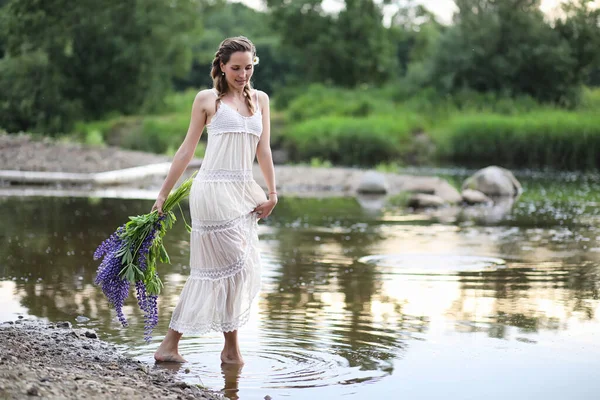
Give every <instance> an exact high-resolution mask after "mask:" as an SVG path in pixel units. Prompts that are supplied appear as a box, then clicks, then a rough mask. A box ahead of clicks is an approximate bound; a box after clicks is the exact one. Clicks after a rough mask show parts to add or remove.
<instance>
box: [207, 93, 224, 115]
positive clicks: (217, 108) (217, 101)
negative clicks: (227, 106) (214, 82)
mask: <svg viewBox="0 0 600 400" xmlns="http://www.w3.org/2000/svg"><path fill="white" fill-rule="evenodd" d="M210 91H211V92H213V94H214V95H215V97H216V100H215V113H216V112H217V111H219V103H220V102H221V101H220V100H219V92H217V89H215V88H212V89H211V90H210Z"/></svg>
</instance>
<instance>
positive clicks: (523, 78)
mask: <svg viewBox="0 0 600 400" xmlns="http://www.w3.org/2000/svg"><path fill="white" fill-rule="evenodd" d="M456 4H457V6H458V8H459V12H458V14H457V15H456V16H455V21H454V25H453V26H452V27H450V28H449V29H448V30H447V31H446V32H445V33H444V34H443V35H442V36H441V37H440V39H439V40H438V41H437V43H436V46H435V51H434V52H433V53H432V57H431V58H430V59H429V60H428V62H427V63H426V65H425V68H424V69H425V73H424V76H422V77H421V78H422V79H423V81H422V82H421V84H423V85H432V86H433V87H435V88H436V89H437V90H439V91H440V92H441V93H455V92H457V91H459V90H462V89H464V88H470V89H473V90H476V91H479V92H495V93H501V94H506V95H508V96H518V95H529V96H532V97H534V98H535V99H537V100H539V101H543V102H555V103H560V104H565V105H572V104H573V102H574V99H575V98H576V94H577V89H578V86H577V85H578V83H579V82H581V79H582V75H581V74H579V73H578V71H577V69H576V65H577V57H576V55H575V54H574V53H573V51H572V48H571V46H570V43H569V41H568V40H565V39H564V38H563V37H561V35H560V34H559V33H558V32H557V31H556V30H554V29H553V28H552V27H551V26H550V25H549V24H548V23H547V22H546V21H545V20H544V16H543V14H542V13H541V11H540V10H539V1H536V0H503V1H493V0H458V1H457V2H456Z"/></svg>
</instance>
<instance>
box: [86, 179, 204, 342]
mask: <svg viewBox="0 0 600 400" xmlns="http://www.w3.org/2000/svg"><path fill="white" fill-rule="evenodd" d="M195 175H196V174H195V173H194V175H192V176H191V177H190V178H188V179H187V180H186V181H185V182H183V183H182V184H181V185H180V186H179V187H178V188H177V189H176V190H175V191H173V192H172V193H171V194H169V196H168V197H167V199H166V200H165V203H164V204H163V214H162V215H159V214H158V212H157V211H156V210H155V211H152V212H151V213H148V214H144V215H138V216H135V217H129V221H128V222H127V223H125V224H124V225H121V226H120V227H118V228H117V230H116V231H115V232H114V233H113V234H112V235H110V236H109V237H108V239H106V240H105V241H104V242H102V244H100V246H98V248H97V249H96V251H95V252H94V260H98V259H100V258H102V262H101V263H100V266H99V267H98V271H97V275H96V280H95V282H96V284H97V285H99V286H100V287H101V288H102V292H104V294H105V295H106V297H107V298H108V301H109V303H110V304H111V305H112V306H113V307H114V308H115V310H116V312H117V317H118V318H119V321H121V324H122V325H123V326H127V320H126V318H125V315H123V304H124V302H125V299H126V298H127V296H129V288H130V285H131V284H133V285H135V291H136V297H137V301H138V305H139V307H140V309H141V310H142V311H143V313H144V322H145V324H144V340H146V342H148V341H150V339H151V337H152V330H153V329H154V327H156V324H157V323H158V307H157V299H158V295H159V294H160V290H161V288H162V287H163V283H162V282H161V280H160V278H159V276H158V272H157V271H156V264H157V262H158V261H160V262H164V263H170V260H169V255H168V253H167V250H166V249H165V246H164V244H163V237H164V235H165V234H166V233H167V230H169V229H171V228H172V226H173V224H174V223H175V222H176V220H177V219H176V218H175V213H174V212H173V208H174V207H175V206H177V207H179V209H180V211H181V206H180V204H179V203H180V202H181V200H183V199H184V198H186V197H188V196H189V193H190V190H191V187H192V182H193V180H194V177H195ZM182 216H183V212H182ZM184 222H185V218H184ZM185 225H186V228H187V229H188V231H189V230H190V229H191V228H190V226H189V225H188V224H187V222H186V224H185Z"/></svg>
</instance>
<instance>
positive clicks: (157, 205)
mask: <svg viewBox="0 0 600 400" xmlns="http://www.w3.org/2000/svg"><path fill="white" fill-rule="evenodd" d="M163 204H165V198H164V197H163V196H158V197H157V198H156V201H155V202H154V205H153V206H152V210H151V211H150V212H152V211H154V210H156V211H158V215H163V209H162V208H163Z"/></svg>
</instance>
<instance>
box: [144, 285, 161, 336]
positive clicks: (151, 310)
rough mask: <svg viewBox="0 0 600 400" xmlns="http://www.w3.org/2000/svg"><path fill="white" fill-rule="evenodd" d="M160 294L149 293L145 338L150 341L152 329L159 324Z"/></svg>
mask: <svg viewBox="0 0 600 400" xmlns="http://www.w3.org/2000/svg"><path fill="white" fill-rule="evenodd" d="M157 301H158V296H157V295H155V294H151V295H148V298H147V310H148V314H147V316H146V324H145V326H144V340H145V341H146V342H149V341H150V338H151V335H152V330H153V329H154V328H155V327H156V325H158V304H157Z"/></svg>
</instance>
